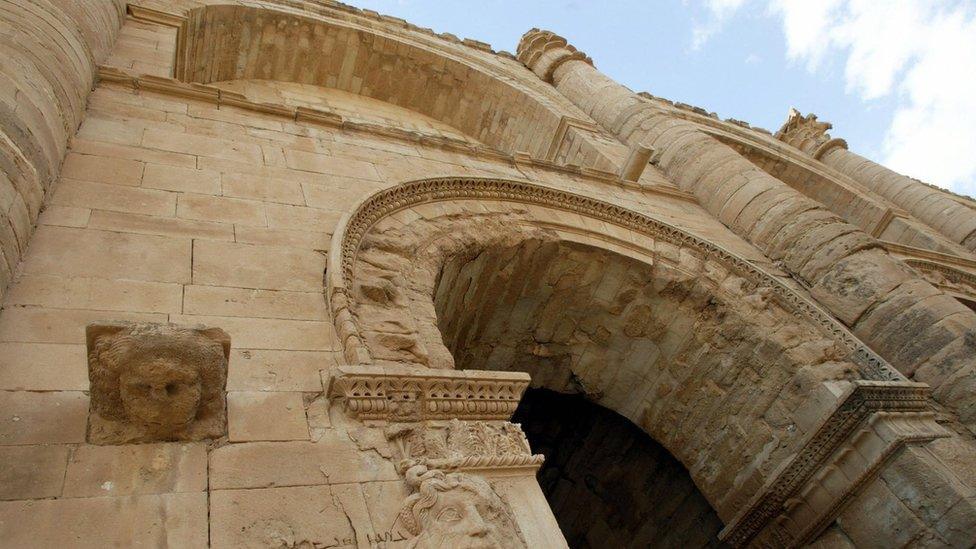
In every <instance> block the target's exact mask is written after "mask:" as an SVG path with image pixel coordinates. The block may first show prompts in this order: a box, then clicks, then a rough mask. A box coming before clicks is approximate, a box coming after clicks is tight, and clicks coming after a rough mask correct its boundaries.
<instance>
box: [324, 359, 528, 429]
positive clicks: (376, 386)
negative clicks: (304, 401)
mask: <svg viewBox="0 0 976 549" xmlns="http://www.w3.org/2000/svg"><path fill="white" fill-rule="evenodd" d="M529 379H530V378H529V375H528V374H526V373H524V372H493V371H482V370H435V369H431V368H417V367H411V366H404V365H400V364H389V365H359V366H338V367H336V368H335V369H333V370H332V371H331V373H330V376H329V380H328V383H327V385H326V386H327V387H328V395H329V398H330V399H332V400H333V401H334V402H337V403H340V404H341V405H342V407H343V409H344V411H345V412H346V413H347V414H348V415H350V416H352V417H354V418H356V419H358V420H360V421H364V422H368V423H371V424H386V423H392V422H416V421H430V420H450V419H459V420H496V421H505V420H507V419H508V418H510V417H511V416H512V413H513V412H514V411H515V408H516V407H517V406H518V403H519V400H521V398H522V393H524V392H525V389H526V388H527V387H528V386H529Z"/></svg>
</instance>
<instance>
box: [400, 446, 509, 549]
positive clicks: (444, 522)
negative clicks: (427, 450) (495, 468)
mask: <svg viewBox="0 0 976 549" xmlns="http://www.w3.org/2000/svg"><path fill="white" fill-rule="evenodd" d="M406 478H407V483H408V484H409V485H410V486H411V487H412V488H413V489H414V490H415V492H414V493H413V494H412V495H410V496H409V497H408V498H407V499H406V501H404V503H403V508H402V509H401V511H400V514H399V516H398V518H397V520H398V521H399V523H400V524H401V525H402V526H403V528H404V529H405V530H406V531H407V532H409V533H410V534H412V535H414V536H416V537H414V538H413V539H411V540H410V542H409V545H408V547H409V548H411V549H413V548H416V549H435V548H444V549H447V548H451V549H522V548H525V547H526V545H525V541H524V540H523V539H522V533H521V532H520V531H519V529H518V526H516V524H515V519H514V518H513V516H512V512H511V510H510V509H509V508H508V505H507V504H506V503H505V502H504V501H502V499H501V498H500V497H499V496H498V494H496V493H495V491H494V489H492V487H491V485H489V484H488V482H487V481H486V480H484V479H482V478H480V477H476V476H474V475H469V474H466V473H444V472H442V471H437V470H428V469H427V468H426V467H425V466H423V465H418V466H415V467H412V468H411V469H410V470H408V471H407V473H406Z"/></svg>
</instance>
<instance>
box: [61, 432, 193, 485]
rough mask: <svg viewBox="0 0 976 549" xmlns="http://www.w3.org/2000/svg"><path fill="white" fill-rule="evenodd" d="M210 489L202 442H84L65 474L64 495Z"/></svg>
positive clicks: (72, 456) (72, 458)
mask: <svg viewBox="0 0 976 549" xmlns="http://www.w3.org/2000/svg"><path fill="white" fill-rule="evenodd" d="M206 489H207V449H206V446H205V445H204V444H203V443H199V442H197V443H163V444H136V445H125V446H81V447H79V448H77V449H76V450H75V451H74V452H72V454H71V458H70V459H69V460H68V469H67V473H66V474H65V475H64V497H102V496H129V495H140V494H165V493H173V492H203V491H205V490H206Z"/></svg>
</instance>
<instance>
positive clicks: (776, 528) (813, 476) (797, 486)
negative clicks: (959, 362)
mask: <svg viewBox="0 0 976 549" xmlns="http://www.w3.org/2000/svg"><path fill="white" fill-rule="evenodd" d="M929 392H930V391H929V388H928V386H927V385H924V384H921V383H911V382H891V381H888V382H882V381H854V382H852V383H851V385H850V386H849V387H847V388H846V389H845V390H843V391H841V392H840V394H839V395H838V398H837V399H836V401H835V406H834V408H833V410H832V411H831V413H830V414H828V415H827V416H826V418H825V419H824V420H822V421H821V423H820V425H819V428H818V429H816V430H815V431H814V432H813V433H812V434H811V435H810V436H809V437H808V438H807V440H806V443H805V444H804V445H803V447H802V448H801V450H800V451H799V452H797V454H796V456H794V457H793V459H792V460H790V461H789V462H787V463H786V464H785V465H784V466H783V467H781V468H780V470H779V472H778V473H777V474H776V475H775V476H774V477H773V478H772V479H771V480H770V481H769V482H767V484H766V486H765V487H764V488H763V490H762V491H761V492H759V493H758V494H756V495H755V496H754V497H753V498H752V500H751V501H750V502H749V504H748V505H747V506H745V508H744V509H743V511H742V512H741V513H739V515H737V516H736V517H735V518H733V519H732V520H731V521H730V522H729V523H728V524H727V525H726V527H725V529H724V530H722V532H721V533H720V534H719V538H720V539H722V540H724V541H725V542H727V543H729V544H731V545H733V546H736V547H741V546H746V545H750V544H752V545H757V546H762V547H767V546H768V547H799V546H802V545H805V544H806V543H808V542H809V541H810V540H811V539H812V538H813V537H814V536H816V535H817V534H818V533H819V532H820V531H822V530H823V529H824V528H826V527H827V526H828V525H829V524H830V522H831V521H833V520H834V519H835V518H836V517H837V515H838V514H839V513H840V511H841V509H842V508H843V506H844V505H845V504H846V503H847V502H848V501H849V500H850V499H852V497H853V496H854V495H855V494H856V493H857V492H858V490H859V489H860V487H862V486H863V485H865V484H866V483H867V482H868V481H870V480H871V479H873V478H874V477H875V476H876V475H877V474H878V473H879V472H880V470H881V469H882V468H883V467H884V466H885V464H886V463H887V461H888V459H889V458H890V457H891V456H892V455H893V454H894V453H895V451H897V450H898V449H899V448H901V447H902V446H904V445H906V444H919V443H924V442H928V441H930V440H933V439H936V438H942V437H946V436H948V435H949V433H948V432H947V431H946V430H945V429H943V428H942V427H941V426H939V425H938V424H937V423H936V422H935V414H934V413H933V412H932V411H931V408H930V406H929V402H928V396H929Z"/></svg>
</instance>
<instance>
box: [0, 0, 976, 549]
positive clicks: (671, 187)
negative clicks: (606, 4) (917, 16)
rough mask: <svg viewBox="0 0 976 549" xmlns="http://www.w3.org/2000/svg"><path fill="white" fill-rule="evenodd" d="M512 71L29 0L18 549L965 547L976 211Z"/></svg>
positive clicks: (502, 59)
mask: <svg viewBox="0 0 976 549" xmlns="http://www.w3.org/2000/svg"><path fill="white" fill-rule="evenodd" d="M513 46H515V47H514V49H515V53H509V52H504V51H493V50H492V49H491V48H490V47H489V46H488V45H487V44H484V43H482V42H480V41H478V40H474V39H469V38H465V39H461V38H458V37H456V36H454V35H451V34H447V33H444V34H436V33H434V32H433V31H431V30H430V29H425V28H420V27H417V26H416V25H413V24H411V23H410V22H408V21H404V20H401V19H397V18H393V17H388V16H385V15H381V14H378V13H375V12H372V11H369V10H361V9H357V8H355V7H352V6H348V5H345V4H341V3H338V2H333V1H332V0H133V1H130V2H126V1H125V0H71V1H66V0H64V1H63V0H2V1H0V299H2V308H0V546H4V547H137V546H138V547H217V548H225V547H235V548H236V547H278V548H302V549H308V548H319V549H324V548H333V547H336V548H338V547H360V548H380V547H388V548H414V547H416V548H430V547H496V548H528V547H531V548H537V547H538V548H542V547H557V548H558V547H647V546H656V547H740V546H743V547H744V546H751V547H801V546H812V547H823V548H826V547H958V548H967V547H973V546H976V438H974V437H976V255H974V250H976V201H974V200H972V199H970V198H969V197H964V196H959V195H955V194H952V193H949V192H947V191H943V190H941V189H938V188H935V187H933V186H930V185H927V184H925V183H923V182H921V181H918V180H915V179H912V178H911V177H909V176H907V175H903V174H898V173H895V172H893V171H891V170H889V169H887V168H885V167H883V166H881V165H879V164H877V163H874V162H872V161H871V160H869V159H866V158H864V157H862V156H859V155H857V154H856V153H855V152H853V151H849V150H848V147H847V144H846V143H845V142H844V141H843V139H841V138H839V137H832V136H831V135H830V134H829V133H828V131H829V130H830V129H831V127H830V124H828V123H826V122H823V121H822V120H820V119H818V117H817V116H816V115H813V114H803V113H801V112H799V111H795V110H794V111H791V112H790V113H789V114H788V117H787V119H786V121H785V123H784V125H783V127H782V128H780V129H778V131H776V132H775V133H773V132H770V131H767V130H764V129H761V128H754V127H751V126H750V125H749V124H747V123H745V122H741V121H736V120H720V119H718V118H717V117H716V116H715V115H713V114H711V113H709V112H707V111H705V110H704V109H701V108H698V107H694V106H690V105H686V104H683V103H679V102H674V101H671V100H668V99H663V98H660V97H656V96H654V95H651V94H650V93H647V92H640V93H635V92H633V91H632V90H629V89H627V88H625V87H624V86H621V85H620V84H618V83H616V82H614V81H613V80H612V79H610V78H609V77H607V76H606V75H604V74H603V73H601V72H600V71H599V69H598V68H597V67H598V65H599V61H600V60H599V59H597V60H593V59H591V58H590V57H589V56H588V55H587V54H586V53H585V52H583V51H580V50H579V49H577V48H576V47H574V46H573V45H572V44H570V43H569V42H568V41H567V40H566V39H564V38H563V37H561V36H559V35H557V34H555V33H553V32H550V31H544V30H539V29H531V30H529V31H528V32H527V33H526V34H525V35H524V36H523V38H522V40H521V41H520V42H519V44H518V45H517V46H516V45H513ZM824 114H826V113H824ZM513 417H514V419H513Z"/></svg>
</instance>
